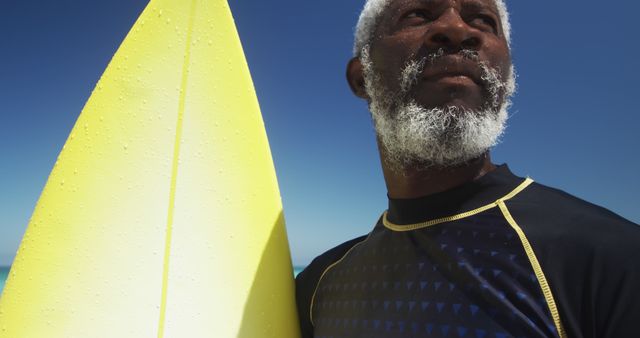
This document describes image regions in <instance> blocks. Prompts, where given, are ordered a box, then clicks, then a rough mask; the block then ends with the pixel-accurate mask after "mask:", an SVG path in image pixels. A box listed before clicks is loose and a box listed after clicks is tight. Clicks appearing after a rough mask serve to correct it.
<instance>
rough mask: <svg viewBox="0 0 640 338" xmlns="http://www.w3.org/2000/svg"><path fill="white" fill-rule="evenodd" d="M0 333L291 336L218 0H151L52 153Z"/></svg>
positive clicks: (258, 166)
mask: <svg viewBox="0 0 640 338" xmlns="http://www.w3.org/2000/svg"><path fill="white" fill-rule="evenodd" d="M0 337H2V338H45V337H46V338H57V337H70V338H79V337H82V338H96V337H110V338H111V337H136V338H139V337H180V338H182V337H189V338H192V337H215V338H224V337H246V338H261V337H274V338H275V337H277V338H289V337H292V338H295V337H299V332H298V322H297V318H296V311H295V300H294V283H293V273H292V267H291V259H290V255H289V249H288V241H287V237H286V232H285V228H284V221H283V215H282V205H281V200H280V196H279V191H278V186H277V180H276V176H275V171H274V167H273V163H272V159H271V154H270V150H269V145H268V142H267V137H266V133H265V129H264V125H263V122H262V118H261V115H260V110H259V106H258V102H257V100H256V96H255V92H254V89H253V84H252V81H251V77H250V74H249V71H248V67H247V64H246V61H245V58H244V54H243V51H242V47H241V44H240V40H239V38H238V35H237V32H236V29H235V25H234V22H233V18H232V16H231V12H230V10H229V7H228V4H227V2H226V1H225V0H152V1H151V2H150V3H149V5H148V6H147V7H146V9H145V10H144V12H143V13H142V15H141V16H140V18H139V19H138V20H137V22H136V23H135V25H134V26H133V28H132V30H131V31H130V33H129V34H128V35H127V37H126V39H125V40H124V42H123V43H122V45H121V46H120V48H119V49H118V52H117V53H116V54H115V56H114V57H113V59H112V60H111V62H110V64H109V66H108V68H107V69H106V71H105V72H104V74H103V76H102V78H101V79H100V81H99V82H98V84H97V86H96V88H95V90H94V91H93V93H92V95H91V97H90V98H89V100H88V102H87V103H86V105H85V107H84V109H83V111H82V113H81V115H80V117H79V118H78V121H77V122H76V124H75V126H74V128H73V130H72V132H71V135H70V136H69V138H68V140H67V142H66V144H65V146H64V148H63V150H62V152H61V153H60V155H59V157H58V161H57V162H56V164H55V166H54V168H53V171H52V172H51V175H50V177H49V180H48V182H47V184H46V186H45V189H44V191H43V193H42V195H41V197H40V200H39V201H38V204H37V206H36V208H35V211H34V214H33V216H32V218H31V220H30V223H29V226H28V228H27V232H26V235H25V237H24V239H23V241H22V244H21V246H20V249H19V251H18V253H17V256H16V260H15V262H14V265H13V267H12V269H11V272H10V275H9V278H8V280H7V284H6V286H5V290H4V293H3V295H2V298H1V299H0Z"/></svg>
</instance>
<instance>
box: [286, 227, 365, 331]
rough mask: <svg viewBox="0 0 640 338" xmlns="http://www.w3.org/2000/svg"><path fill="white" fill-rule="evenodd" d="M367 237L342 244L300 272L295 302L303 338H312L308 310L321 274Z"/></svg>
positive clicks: (311, 326)
mask: <svg viewBox="0 0 640 338" xmlns="http://www.w3.org/2000/svg"><path fill="white" fill-rule="evenodd" d="M366 238H367V236H366V235H365V236H360V237H357V238H354V239H352V240H350V241H347V242H344V243H342V244H340V245H338V246H336V247H334V248H332V249H330V250H328V251H326V252H325V253H323V254H321V255H320V256H318V257H316V258H315V259H314V260H313V261H312V262H311V263H310V264H309V265H308V266H307V267H306V268H305V269H304V270H303V271H302V272H300V273H299V274H298V276H297V277H296V302H297V306H298V316H299V318H300V328H301V330H302V336H303V337H312V336H313V325H312V323H311V317H310V309H311V303H312V301H313V294H314V293H315V289H316V286H317V285H318V282H319V281H320V278H321V277H322V274H323V273H324V272H325V271H326V270H327V268H329V267H330V266H331V265H332V264H334V263H335V262H337V261H339V260H340V259H341V258H342V257H344V255H346V254H347V252H349V250H350V249H351V248H353V246H355V245H356V244H358V243H360V242H362V241H363V240H365V239H366Z"/></svg>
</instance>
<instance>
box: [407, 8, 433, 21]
mask: <svg viewBox="0 0 640 338" xmlns="http://www.w3.org/2000/svg"><path fill="white" fill-rule="evenodd" d="M403 19H405V20H410V22H412V23H413V22H415V23H419V22H424V21H429V13H427V12H426V11H424V10H413V11H410V12H408V13H407V14H405V15H404V18H403Z"/></svg>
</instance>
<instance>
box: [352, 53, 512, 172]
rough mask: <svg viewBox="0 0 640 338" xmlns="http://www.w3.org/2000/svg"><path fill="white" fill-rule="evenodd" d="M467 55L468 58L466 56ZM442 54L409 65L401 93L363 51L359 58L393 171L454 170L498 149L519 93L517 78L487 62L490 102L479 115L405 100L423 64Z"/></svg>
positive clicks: (481, 64)
mask: <svg viewBox="0 0 640 338" xmlns="http://www.w3.org/2000/svg"><path fill="white" fill-rule="evenodd" d="M463 54H464V53H463ZM441 55H442V53H437V54H434V55H431V56H430V57H428V58H425V59H423V60H420V61H411V62H409V63H408V64H407V65H406V66H405V68H404V69H403V71H402V74H400V76H399V80H400V87H401V90H400V91H399V92H397V93H393V92H392V91H391V90H388V89H387V88H386V87H385V85H384V84H383V82H382V81H381V79H380V76H379V74H378V73H377V72H376V71H375V70H374V67H373V64H372V63H371V61H370V59H369V55H368V49H365V50H364V51H363V53H362V56H361V61H362V64H363V67H364V75H365V86H366V90H367V93H368V95H369V97H370V99H371V101H370V103H369V110H370V111H371V116H372V119H373V122H374V126H375V130H376V133H377V135H378V139H379V141H380V144H381V146H382V147H384V151H385V155H386V160H387V162H389V164H390V165H391V166H392V167H393V168H392V169H393V170H396V171H402V169H404V168H407V167H412V168H416V169H425V168H428V167H431V166H439V167H452V166H456V165H460V164H462V163H465V162H467V161H469V160H472V159H475V158H478V157H480V156H481V155H482V154H484V153H485V152H487V151H488V150H489V149H491V147H493V146H495V145H496V144H497V143H498V142H499V140H500V137H501V135H502V134H503V132H504V129H505V126H506V121H507V118H508V108H509V106H510V100H509V99H510V97H511V95H512V94H513V93H514V92H515V73H514V70H513V68H512V69H511V72H510V76H509V78H508V79H507V81H504V82H503V81H501V79H500V76H499V75H498V74H499V73H498V71H496V70H494V69H491V68H489V67H488V66H486V65H485V64H483V63H479V66H480V67H481V68H482V70H483V75H482V79H483V80H484V81H486V82H487V83H488V87H487V89H488V92H489V94H490V97H488V98H487V102H486V103H485V104H484V105H483V107H482V108H481V109H479V110H468V109H463V108H460V107H456V106H446V107H442V108H440V107H437V108H425V107H423V106H421V105H420V104H418V103H417V102H415V100H413V99H410V98H407V93H408V92H409V90H410V89H411V87H412V86H413V85H415V83H416V81H417V78H418V76H419V74H421V72H422V70H423V68H424V64H425V63H426V62H427V60H428V61H429V62H432V61H433V59H434V58H437V57H440V56H441Z"/></svg>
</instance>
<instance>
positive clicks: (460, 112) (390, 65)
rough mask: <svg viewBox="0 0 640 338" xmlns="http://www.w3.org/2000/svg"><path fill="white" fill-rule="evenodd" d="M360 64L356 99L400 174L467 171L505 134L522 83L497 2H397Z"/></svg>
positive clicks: (389, 8)
mask: <svg viewBox="0 0 640 338" xmlns="http://www.w3.org/2000/svg"><path fill="white" fill-rule="evenodd" d="M358 61H359V62H360V64H361V65H362V74H363V82H362V83H363V84H364V86H365V91H366V93H362V92H360V91H358V90H357V89H356V94H358V95H360V96H366V97H367V98H368V100H369V108H370V110H371V113H372V117H373V120H374V124H375V127H376V132H377V134H378V139H379V141H380V144H381V146H382V148H383V151H384V155H385V159H386V160H387V162H388V163H390V164H392V165H394V166H395V167H396V168H398V169H402V168H406V167H407V166H410V167H413V168H422V167H429V166H432V165H438V166H445V167H446V166H455V165H459V164H462V163H464V162H466V161H469V160H472V159H474V158H477V157H479V156H481V155H482V154H483V153H485V152H487V151H488V150H489V148H491V147H492V146H493V145H495V144H496V143H497V141H498V139H499V137H500V135H501V134H502V132H503V129H504V125H505V121H506V119H507V108H508V105H509V104H508V101H509V96H510V95H511V94H512V93H513V90H514V87H515V81H514V75H513V73H512V69H511V59H510V54H509V47H508V44H507V41H506V39H505V37H504V34H503V32H502V26H501V22H500V15H499V12H498V10H497V8H496V6H495V3H494V0H395V1H391V3H390V4H389V5H388V7H387V8H386V9H385V11H384V12H383V14H382V17H381V18H380V19H379V21H378V25H377V29H376V31H375V37H374V38H373V40H372V41H371V42H370V45H368V46H366V47H365V49H364V50H363V51H362V55H361V56H360V59H359V60H358ZM351 66H352V64H350V69H353V68H352V67H351ZM356 68H357V67H356ZM348 74H350V75H349V78H350V83H351V84H352V88H359V87H360V86H359V85H357V84H358V83H360V82H359V81H352V80H353V79H356V78H358V76H352V74H354V72H351V71H350V72H349V73H348ZM355 74H358V72H355ZM354 84H355V85H354Z"/></svg>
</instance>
